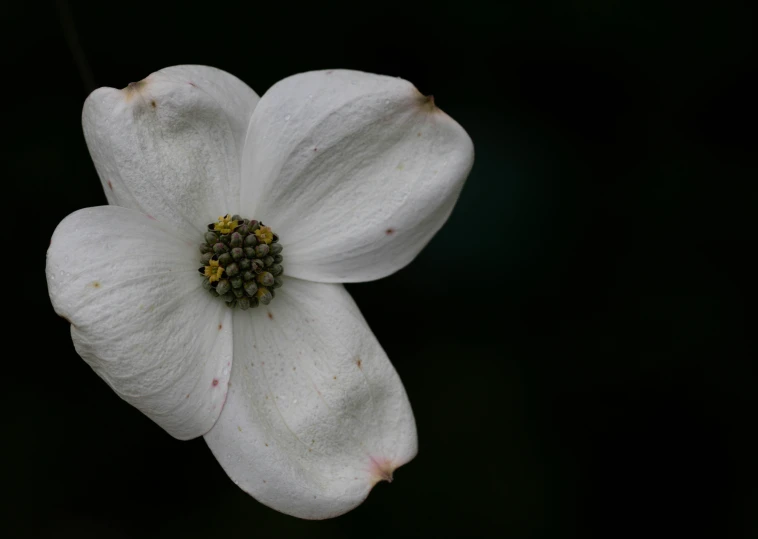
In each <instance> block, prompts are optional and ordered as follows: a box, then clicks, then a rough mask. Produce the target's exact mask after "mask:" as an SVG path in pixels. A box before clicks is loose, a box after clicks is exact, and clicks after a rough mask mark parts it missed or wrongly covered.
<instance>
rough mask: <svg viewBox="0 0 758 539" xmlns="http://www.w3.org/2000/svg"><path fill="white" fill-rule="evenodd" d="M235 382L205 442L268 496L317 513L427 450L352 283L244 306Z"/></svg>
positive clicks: (348, 504)
mask: <svg viewBox="0 0 758 539" xmlns="http://www.w3.org/2000/svg"><path fill="white" fill-rule="evenodd" d="M234 353H235V359H234V364H233V367H232V381H231V387H230V388H229V395H228V397H227V401H226V404H225V405H224V409H223V411H222V412H221V416H220V417H219V419H218V421H217V422H216V424H215V425H214V427H213V429H211V431H210V432H209V433H208V434H206V435H205V440H206V442H207V443H208V445H209V446H210V448H211V450H212V451H213V454H214V455H215V456H216V458H217V459H218V460H219V462H220V463H221V465H222V466H223V468H224V469H225V470H226V472H227V473H228V474H229V476H230V477H231V478H232V479H233V480H234V481H235V483H237V484H238V485H239V486H240V487H241V488H242V489H243V490H244V491H246V492H248V493H249V494H251V495H252V496H253V497H255V498H256V499H257V500H259V501H260V502H262V503H264V504H266V505H268V506H269V507H272V508H274V509H276V510H278V511H281V512H283V513H287V514H290V515H293V516H297V517H301V518H310V519H323V518H329V517H334V516H337V515H340V514H342V513H345V512H346V511H349V510H350V509H352V508H354V507H355V506H357V505H358V504H360V503H361V502H362V501H363V500H364V499H365V498H366V496H367V495H368V493H369V491H370V490H371V488H372V487H373V485H374V484H376V483H377V482H378V481H380V480H382V479H391V476H392V475H391V474H392V471H393V470H394V469H395V468H397V467H398V466H401V465H402V464H404V463H406V462H408V461H409V460H411V459H412V458H413V457H414V456H415V454H416V448H417V442H416V427H415V423H414V419H413V413H412V411H411V408H410V404H409V403H408V398H407V396H406V394H405V390H404V389H403V386H402V383H401V382H400V379H399V377H398V375H397V373H396V372H395V369H394V368H393V367H392V364H391V363H390V362H389V360H388V359H387V355H386V354H385V353H384V351H383V350H382V348H381V346H380V345H379V343H378V342H377V340H376V338H375V337H374V335H373V334H372V333H371V330H370V329H369V327H368V326H367V325H366V322H365V320H364V319H363V317H362V316H361V313H360V311H359V310H358V307H357V306H356V305H355V303H354V302H353V300H352V298H350V295H349V294H348V293H347V292H346V291H345V289H344V287H343V286H341V285H334V284H321V283H312V282H307V281H301V280H298V279H287V281H286V283H285V284H284V286H283V287H282V288H281V289H279V290H277V296H276V299H275V300H274V301H273V302H271V304H270V305H269V306H268V307H260V308H258V309H256V310H255V311H254V312H253V315H252V319H251V315H250V313H249V312H247V313H245V312H235V313H234Z"/></svg>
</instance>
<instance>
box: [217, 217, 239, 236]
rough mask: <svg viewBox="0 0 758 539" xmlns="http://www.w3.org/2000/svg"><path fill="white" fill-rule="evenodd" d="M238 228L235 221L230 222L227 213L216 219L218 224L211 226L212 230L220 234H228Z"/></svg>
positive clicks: (230, 219)
mask: <svg viewBox="0 0 758 539" xmlns="http://www.w3.org/2000/svg"><path fill="white" fill-rule="evenodd" d="M238 226H239V223H238V222H237V221H232V218H231V216H230V215H229V214H228V213H227V214H226V215H224V216H223V217H219V218H218V223H216V224H214V225H213V230H215V231H216V232H221V233H222V234H229V233H231V232H232V230H234V229H235V228H237V227H238Z"/></svg>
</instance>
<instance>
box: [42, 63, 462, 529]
mask: <svg viewBox="0 0 758 539" xmlns="http://www.w3.org/2000/svg"><path fill="white" fill-rule="evenodd" d="M82 121H83V126H84V134H85V138H86V141H87V145H88V147H89V150H90V153H91V155H92V158H93V160H94V162H95V167H96V168H97V172H98V174H99V176H100V179H101V181H102V184H103V188H104V190H105V193H106V196H107V198H108V203H109V204H110V205H109V206H102V207H96V208H86V209H82V210H79V211H77V212H75V213H73V214H71V215H69V216H68V217H66V218H65V219H64V220H63V222H61V223H60V225H58V228H57V229H56V230H55V233H54V234H53V238H52V242H51V245H50V249H49V251H48V255H47V283H48V287H49V291H50V298H51V300H52V303H53V306H54V308H55V310H56V312H57V313H58V314H59V315H61V316H63V317H65V318H66V319H67V320H68V321H69V322H70V323H71V336H72V339H73V341H74V346H75V348H76V351H77V352H78V353H79V355H81V357H82V358H83V359H84V360H85V361H86V362H87V363H88V364H89V365H90V366H91V367H92V368H93V369H94V370H95V372H96V373H97V374H98V375H99V376H100V377H102V378H103V380H105V381H106V382H107V383H108V385H109V386H110V387H111V388H113V390H114V391H116V393H118V395H120V396H121V397H122V398H123V399H124V400H126V401H127V402H129V403H130V404H132V405H134V406H135V407H137V408H138V409H139V410H141V411H142V412H143V413H145V414H146V415H147V416H148V417H150V419H152V420H153V421H155V422H156V423H157V424H158V425H160V426H161V427H163V428H164V429H165V430H166V431H167V432H168V433H169V434H171V435H172V436H174V437H176V438H179V439H182V440H186V439H190V438H194V437H197V436H204V437H205V440H206V442H207V443H208V445H209V446H210V448H211V451H212V452H213V454H214V455H215V456H216V458H217V459H218V460H219V462H220V463H221V465H222V466H223V468H224V469H225V470H226V472H227V473H228V474H229V476H230V477H231V478H232V479H233V480H234V481H235V482H236V483H237V484H238V485H239V486H240V487H241V488H242V489H244V490H245V491H246V492H248V493H249V494H251V495H252V496H254V497H255V498H256V499H257V500H259V501H261V502H262V503H264V504H266V505H268V506H269V507H272V508H274V509H277V510H279V511H282V512H284V513H287V514H290V515H295V516H298V517H302V518H312V519H318V518H328V517H333V516H336V515H339V514H342V513H344V512H346V511H349V510H350V509H352V508H354V507H355V506H357V505H358V504H360V503H361V502H362V501H363V500H364V499H365V498H366V496H367V495H368V493H369V491H370V490H371V488H372V486H373V485H374V484H375V483H377V482H378V481H380V480H383V479H391V477H392V472H393V470H394V469H395V468H397V467H398V466H401V465H402V464H404V463H406V462H408V461H409V460H411V459H412V458H413V457H414V455H415V454H416V448H417V442H416V427H415V423H414V419H413V413H412V412H411V407H410V404H409V403H408V398H407V396H406V394H405V391H404V389H403V386H402V384H401V382H400V379H399V378H398V376H397V373H396V372H395V370H394V368H393V367H392V365H391V364H390V362H389V360H388V358H387V355H386V354H385V353H384V351H383V350H382V348H381V346H380V345H379V343H378V342H377V340H376V338H375V337H374V335H373V334H372V333H371V330H370V329H369V327H368V326H367V324H366V322H365V320H364V319H363V317H362V316H361V313H360V311H359V310H358V308H357V306H356V305H355V303H354V302H353V301H352V299H351V298H350V296H349V295H348V294H347V292H346V291H345V289H344V287H343V286H342V285H341V284H339V283H344V282H359V281H367V280H372V279H378V278H380V277H384V276H386V275H389V274H391V273H393V272H395V271H397V270H399V269H400V268H402V267H403V266H405V265H406V264H408V263H409V262H410V261H411V260H413V258H414V257H415V256H416V255H417V254H418V253H419V251H420V250H421V249H422V248H423V247H424V245H426V243H427V242H428V241H429V240H430V238H431V237H432V236H433V235H434V234H435V233H436V232H437V230H438V229H439V228H440V227H441V226H442V224H443V223H444V222H445V220H446V219H447V217H448V215H449V214H450V212H451V210H452V208H453V205H454V204H455V201H456V199H457V197H458V194H459V192H460V190H461V187H462V186H463V182H464V180H465V178H466V176H467V174H468V172H469V170H470V169H471V166H472V163H473V146H472V143H471V140H470V139H469V137H468V135H467V134H466V132H465V131H464V130H463V129H462V128H461V127H460V126H459V125H458V124H457V123H456V122H455V121H454V120H452V119H451V118H450V117H449V116H447V115H446V114H444V113H443V112H442V111H440V110H439V109H438V108H436V107H435V106H434V102H433V100H432V99H431V98H426V97H424V96H423V95H421V94H420V93H419V92H418V91H417V90H416V88H414V87H413V85H411V84H410V83H408V82H406V81H404V80H401V79H398V78H392V77H385V76H379V75H372V74H368V73H361V72H356V71H344V70H334V71H316V72H310V73H303V74H299V75H295V76H292V77H289V78H287V79H284V80H283V81H281V82H279V83H277V84H275V85H274V86H273V87H272V88H271V89H270V90H269V91H268V92H266V94H265V95H264V96H263V97H262V98H260V99H259V98H258V96H257V95H256V94H255V93H254V92H253V91H252V90H251V89H250V88H248V87H247V86H246V85H245V84H244V83H242V82H241V81H240V80H238V79H237V78H235V77H233V76H232V75H229V74H228V73H225V72H223V71H220V70H218V69H215V68H211V67H203V66H177V67H170V68H167V69H163V70H161V71H158V72H156V73H153V74H152V75H150V76H149V77H147V78H146V79H144V80H143V81H140V82H138V83H132V84H130V85H129V86H128V87H127V88H125V89H123V90H116V89H113V88H100V89H98V90H96V91H95V92H93V93H92V94H91V95H90V96H89V98H88V99H87V101H86V103H85V105H84V112H83V117H82ZM226 214H241V215H243V216H244V217H246V218H250V219H257V220H260V221H263V222H265V223H266V225H268V226H271V227H272V228H273V230H274V231H275V232H276V233H277V234H278V235H279V238H280V243H281V245H282V246H283V248H284V253H283V254H284V255H286V256H285V259H284V261H283V265H284V274H283V286H282V287H281V288H279V289H277V290H276V297H275V299H274V300H273V301H272V302H271V303H270V304H269V305H265V306H264V305H261V306H260V307H258V308H256V309H250V310H247V311H242V310H239V309H229V308H228V307H227V306H226V305H225V304H224V302H223V301H220V300H219V298H214V297H212V296H211V295H210V294H209V293H208V291H206V290H204V289H203V287H202V286H201V285H202V280H203V277H202V276H201V275H198V272H197V270H198V266H199V265H200V264H199V263H198V259H199V256H200V253H199V251H198V245H199V244H200V243H201V242H202V241H203V234H204V233H205V232H206V231H207V225H208V223H212V222H214V221H215V220H216V219H217V217H218V216H221V215H226ZM406 300H407V301H412V300H413V298H406ZM411 325H412V321H408V324H407V326H405V327H408V328H409V330H410V327H411Z"/></svg>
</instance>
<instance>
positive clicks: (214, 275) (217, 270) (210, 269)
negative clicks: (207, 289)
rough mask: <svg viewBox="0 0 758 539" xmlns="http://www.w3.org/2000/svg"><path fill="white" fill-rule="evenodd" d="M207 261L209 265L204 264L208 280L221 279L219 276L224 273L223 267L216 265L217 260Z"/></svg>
mask: <svg viewBox="0 0 758 539" xmlns="http://www.w3.org/2000/svg"><path fill="white" fill-rule="evenodd" d="M208 263H209V264H210V266H205V276H206V277H208V280H209V281H210V282H212V283H215V282H216V281H218V280H220V279H221V276H222V275H223V274H224V268H222V267H221V266H219V265H218V260H210V261H209V262H208Z"/></svg>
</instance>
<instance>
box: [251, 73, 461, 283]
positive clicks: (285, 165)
mask: <svg viewBox="0 0 758 539" xmlns="http://www.w3.org/2000/svg"><path fill="white" fill-rule="evenodd" d="M473 157H474V153H473V145H472V143H471V139H470V138H469V137H468V135H467V134H466V132H465V131H464V130H463V128H461V126H460V125H458V124H457V123H456V122H455V121H454V120H453V119H451V118H450V117H449V116H447V115H446V114H445V113H443V112H442V111H441V110H440V109H438V108H436V107H435V106H434V100H433V99H431V98H427V97H424V96H423V95H421V94H420V93H419V91H418V90H416V88H415V87H414V86H413V85H412V84H411V83H409V82H407V81H404V80H402V79H398V78H393V77H386V76H380V75H372V74H368V73H362V72H357V71H343V70H334V71H316V72H310V73H303V74H300V75H295V76H292V77H289V78H287V79H284V80H283V81H280V82H278V83H277V84H275V85H274V86H273V87H272V88H271V89H270V90H269V91H268V92H266V94H265V95H264V96H263V97H262V98H261V101H260V103H259V104H258V106H257V107H256V109H255V111H254V112H253V116H252V118H251V121H250V127H249V130H248V135H247V142H246V145H245V150H244V155H243V166H242V174H243V185H242V206H243V208H255V212H254V215H255V218H256V219H260V220H263V221H264V222H265V223H266V224H268V225H270V226H272V227H273V228H274V230H275V231H276V232H277V233H278V234H279V236H280V237H281V238H282V244H283V245H285V247H286V249H287V250H286V257H285V259H286V264H287V265H286V270H287V273H288V275H292V276H295V277H299V278H302V279H308V280H312V281H321V282H354V281H366V280H372V279H378V278H380V277H384V276H386V275H389V274H390V273H393V272H395V271H397V270H398V269H400V268H402V267H403V266H405V265H406V264H408V263H409V262H410V261H411V260H412V259H413V258H414V257H415V256H416V255H417V254H418V253H419V251H420V250H421V249H422V248H423V247H424V246H425V245H426V243H427V242H428V241H429V240H430V239H431V237H432V236H433V235H434V234H435V233H436V232H437V230H439V228H440V227H441V226H442V224H443V223H444V222H445V220H446V219H447V217H448V216H449V214H450V212H451V211H452V208H453V205H454V204H455V201H456V200H457V198H458V194H459V193H460V190H461V188H462V186H463V182H464V181H465V179H466V176H467V175H468V173H469V170H470V169H471V166H472V164H473Z"/></svg>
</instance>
